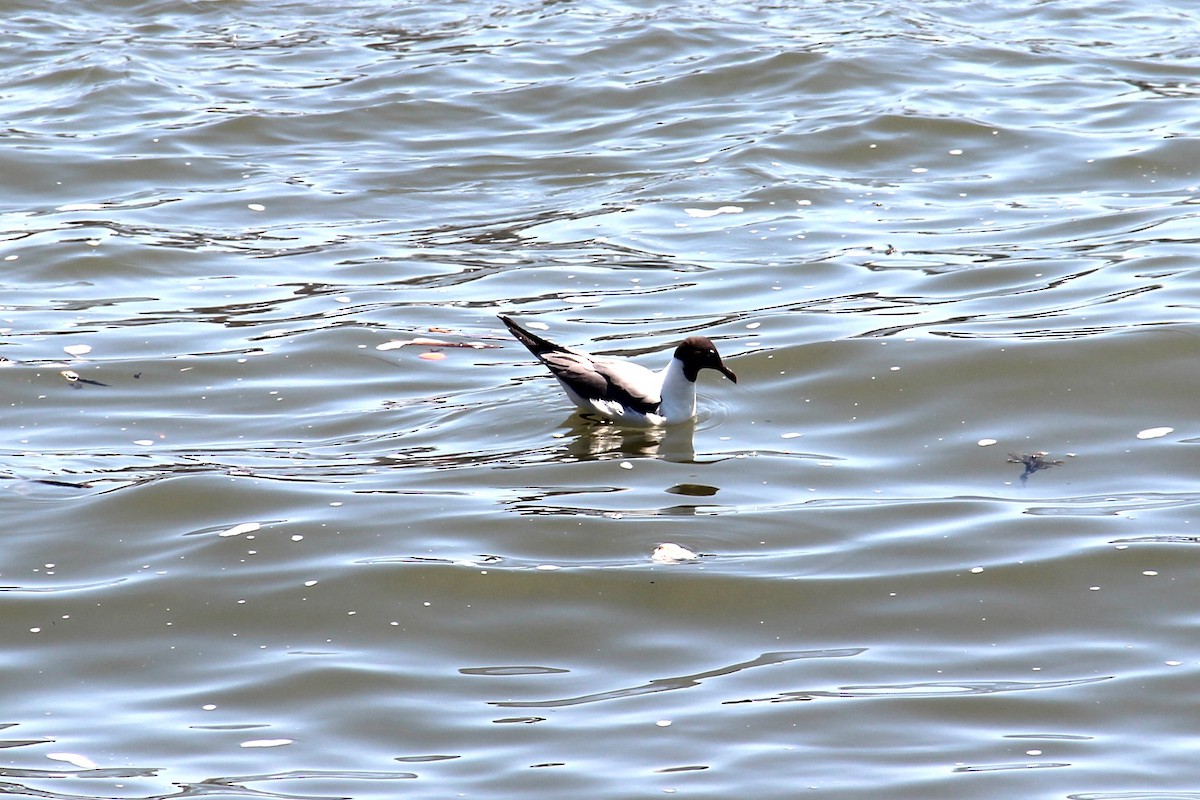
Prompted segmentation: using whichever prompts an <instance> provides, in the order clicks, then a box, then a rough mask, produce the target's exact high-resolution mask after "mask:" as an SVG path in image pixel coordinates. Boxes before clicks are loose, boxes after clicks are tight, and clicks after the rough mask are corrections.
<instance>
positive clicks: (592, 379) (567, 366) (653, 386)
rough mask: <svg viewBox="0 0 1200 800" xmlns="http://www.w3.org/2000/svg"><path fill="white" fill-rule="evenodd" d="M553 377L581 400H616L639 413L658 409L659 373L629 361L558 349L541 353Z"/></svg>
mask: <svg viewBox="0 0 1200 800" xmlns="http://www.w3.org/2000/svg"><path fill="white" fill-rule="evenodd" d="M541 359H542V361H543V362H544V363H545V364H546V366H547V367H549V368H550V371H551V372H552V373H554V377H556V378H558V379H559V380H560V381H562V382H563V384H564V385H566V386H568V387H570V389H571V391H573V392H574V393H575V394H577V395H579V396H580V397H582V398H584V399H596V400H608V401H616V402H618V403H620V404H622V405H624V406H626V407H628V408H631V409H633V410H634V411H638V412H640V413H642V414H651V413H654V412H656V411H658V404H659V402H660V401H661V399H662V398H660V397H659V381H658V376H657V375H655V374H654V373H653V372H651V371H650V370H648V369H646V368H645V367H643V366H641V365H640V364H634V363H633V362H632V361H618V360H615V359H609V358H593V357H591V356H588V355H585V354H583V353H572V352H565V351H564V352H557V353H546V354H544V355H542V356H541Z"/></svg>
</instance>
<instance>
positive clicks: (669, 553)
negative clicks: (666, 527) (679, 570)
mask: <svg viewBox="0 0 1200 800" xmlns="http://www.w3.org/2000/svg"><path fill="white" fill-rule="evenodd" d="M698 558H700V554H699V553H693V552H692V551H691V550H688V549H687V548H686V547H684V546H683V545H681V544H675V543H674V542H663V543H662V544H660V545H658V546H657V547H655V548H654V552H653V553H651V554H650V560H651V561H653V562H654V563H655V564H682V563H684V562H685V561H695V560H696V559H698Z"/></svg>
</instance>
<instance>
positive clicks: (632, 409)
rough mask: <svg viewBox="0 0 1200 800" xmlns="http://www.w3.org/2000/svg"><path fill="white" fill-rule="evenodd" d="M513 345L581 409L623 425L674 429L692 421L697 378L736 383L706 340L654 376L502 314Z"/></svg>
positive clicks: (694, 339)
mask: <svg viewBox="0 0 1200 800" xmlns="http://www.w3.org/2000/svg"><path fill="white" fill-rule="evenodd" d="M500 320H501V321H502V322H503V323H504V324H505V325H507V326H508V329H509V330H510V331H512V334H513V336H515V337H517V341H519V342H520V343H521V344H523V345H525V346H526V347H528V348H529V352H531V353H533V354H534V355H535V356H537V359H538V361H541V362H542V363H543V364H545V365H546V366H547V367H548V368H549V370H550V373H551V374H552V375H554V377H555V378H557V379H558V382H559V384H560V385H561V386H562V388H563V391H564V392H566V393H567V397H569V398H571V401H572V402H573V403H575V405H577V406H578V407H579V408H580V409H581V410H583V411H589V412H592V413H594V414H598V415H599V416H600V417H602V418H604V419H606V420H609V421H611V422H615V423H618V424H621V425H632V426H638V427H643V426H650V425H674V424H677V423H680V422H688V421H690V420H692V419H694V418H695V417H696V377H697V376H698V375H699V374H700V370H702V369H714V370H716V371H717V372H720V373H721V374H722V375H724V376H725V377H726V378H728V379H729V380H731V381H733V382H734V383H737V376H736V375H734V374H733V370H731V369H730V368H729V367H727V366H725V364H724V363H722V361H721V356H720V355H719V354H718V353H717V348H716V346H715V345H713V343H712V341H711V340H710V339H708V338H707V337H705V336H689V337H688V338H686V339H684V340H683V341H682V342H680V343H679V346H678V347H676V348H675V354H674V355H673V356H672V357H671V360H670V361H669V362H668V363H667V365H666V366H665V367H663V368H662V369H661V370H659V371H658V372H653V371H651V370H648V369H646V368H645V367H643V366H642V365H640V364H635V363H634V362H632V361H628V360H626V359H623V358H611V357H608V356H593V355H589V354H588V353H584V352H582V351H580V350H575V349H573V348H570V347H563V346H562V345H559V344H555V343H554V342H551V341H548V340H546V339H543V338H542V337H540V336H538V335H537V334H535V333H530V332H529V331H527V330H525V329H524V328H522V327H521V326H520V325H518V324H517V323H516V322H514V321H513V320H511V319H510V318H508V317H506V316H504V315H503V314H501V315H500Z"/></svg>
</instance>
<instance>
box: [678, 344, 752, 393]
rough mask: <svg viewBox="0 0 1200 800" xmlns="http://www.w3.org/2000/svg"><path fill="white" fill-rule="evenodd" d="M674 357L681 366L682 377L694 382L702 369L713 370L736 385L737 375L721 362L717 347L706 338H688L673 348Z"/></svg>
mask: <svg viewBox="0 0 1200 800" xmlns="http://www.w3.org/2000/svg"><path fill="white" fill-rule="evenodd" d="M675 357H676V358H678V359H679V361H680V363H682V364H683V376H684V377H685V378H687V379H688V380H689V381H692V382H695V380H696V376H697V375H699V374H700V370H702V369H715V370H716V371H717V372H719V373H721V374H722V375H724V376H725V377H726V378H729V380H731V381H733V382H734V383H737V375H734V374H733V370H731V369H730V368H729V367H727V366H725V364H724V363H723V362H722V361H721V355H720V353H718V352H717V347H716V345H714V344H713V343H712V340H710V339H709V338H708V337H706V336H689V337H688V338H686V339H684V340H683V341H682V342H680V343H679V346H678V347H676V348H675Z"/></svg>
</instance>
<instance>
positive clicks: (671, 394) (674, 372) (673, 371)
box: [658, 358, 696, 424]
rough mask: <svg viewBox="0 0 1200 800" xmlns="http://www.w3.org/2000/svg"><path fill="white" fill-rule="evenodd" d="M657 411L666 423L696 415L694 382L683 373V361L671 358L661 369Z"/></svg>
mask: <svg viewBox="0 0 1200 800" xmlns="http://www.w3.org/2000/svg"><path fill="white" fill-rule="evenodd" d="M661 374H662V376H663V381H662V390H661V391H660V393H659V394H660V397H661V398H662V399H661V400H660V402H659V406H658V413H659V414H661V415H662V417H663V419H665V420H666V421H667V423H668V424H670V423H675V422H685V421H687V420H689V419H691V418H692V417H694V416H696V382H695V381H689V380H688V379H687V376H686V375H684V374H683V362H682V361H680V360H679V359H678V358H672V359H671V363H669V364H667V366H666V367H664V368H663V370H662V373H661Z"/></svg>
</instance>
